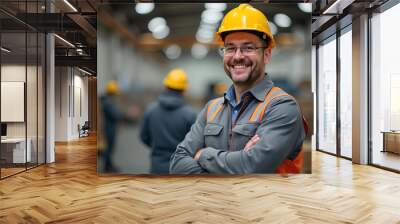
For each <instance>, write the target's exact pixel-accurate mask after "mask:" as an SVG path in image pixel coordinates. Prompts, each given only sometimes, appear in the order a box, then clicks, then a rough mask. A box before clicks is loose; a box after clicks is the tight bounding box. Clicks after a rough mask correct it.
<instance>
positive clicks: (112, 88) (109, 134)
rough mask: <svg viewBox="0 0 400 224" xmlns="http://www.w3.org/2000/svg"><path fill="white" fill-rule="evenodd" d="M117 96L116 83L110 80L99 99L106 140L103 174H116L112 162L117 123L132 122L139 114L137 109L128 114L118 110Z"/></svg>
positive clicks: (117, 87) (133, 108) (118, 92)
mask: <svg viewBox="0 0 400 224" xmlns="http://www.w3.org/2000/svg"><path fill="white" fill-rule="evenodd" d="M119 94H120V91H119V86H118V83H117V82H116V81H115V80H111V81H109V82H108V83H107V85H106V93H105V94H104V95H103V96H102V97H101V98H100V102H101V109H102V113H103V131H104V136H105V138H106V148H105V149H104V153H103V160H104V171H105V172H118V169H117V168H116V167H115V166H114V164H113V162H112V156H113V152H114V147H115V138H116V136H117V125H118V123H119V122H121V121H128V122H132V121H133V120H134V119H135V118H136V117H137V116H138V115H139V113H140V111H138V108H137V107H132V108H131V110H130V111H129V112H128V113H125V112H123V111H121V110H120V109H118V107H117V99H116V97H117V95H119Z"/></svg>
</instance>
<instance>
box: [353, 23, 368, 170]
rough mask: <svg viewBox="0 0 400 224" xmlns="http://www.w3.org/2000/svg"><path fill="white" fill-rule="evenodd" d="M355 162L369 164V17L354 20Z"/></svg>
mask: <svg viewBox="0 0 400 224" xmlns="http://www.w3.org/2000/svg"><path fill="white" fill-rule="evenodd" d="M352 28H353V40H352V43H353V59H352V61H353V84H352V85H353V92H352V93H353V103H352V104H353V105H352V106H353V114H352V115H353V116H352V117H353V118H352V122H353V128H352V134H353V140H352V145H353V153H352V157H353V162H354V163H358V164H367V163H368V39H367V37H368V15H361V16H360V17H358V18H355V19H354V20H353V25H352Z"/></svg>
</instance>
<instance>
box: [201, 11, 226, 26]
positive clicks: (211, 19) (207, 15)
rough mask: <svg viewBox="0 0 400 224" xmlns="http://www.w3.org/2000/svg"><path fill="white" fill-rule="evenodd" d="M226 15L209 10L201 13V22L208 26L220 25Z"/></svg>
mask: <svg viewBox="0 0 400 224" xmlns="http://www.w3.org/2000/svg"><path fill="white" fill-rule="evenodd" d="M223 16H224V15H223V14H222V12H220V11H216V10H213V9H207V10H205V11H203V12H202V13H201V20H202V21H203V22H205V23H208V24H215V23H218V22H219V21H220V20H221V19H222V17H223Z"/></svg>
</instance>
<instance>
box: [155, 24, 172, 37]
mask: <svg viewBox="0 0 400 224" xmlns="http://www.w3.org/2000/svg"><path fill="white" fill-rule="evenodd" d="M168 35H169V27H168V26H167V25H165V26H163V27H161V28H160V29H157V30H155V31H154V32H153V37H154V38H156V39H164V38H166V37H167V36H168Z"/></svg>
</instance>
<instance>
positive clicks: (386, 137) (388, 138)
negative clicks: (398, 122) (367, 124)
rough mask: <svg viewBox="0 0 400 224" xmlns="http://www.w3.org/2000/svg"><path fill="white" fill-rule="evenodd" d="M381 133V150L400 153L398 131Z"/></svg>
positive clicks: (399, 133)
mask: <svg viewBox="0 0 400 224" xmlns="http://www.w3.org/2000/svg"><path fill="white" fill-rule="evenodd" d="M382 133H383V152H393V153H397V154H400V132H382Z"/></svg>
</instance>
